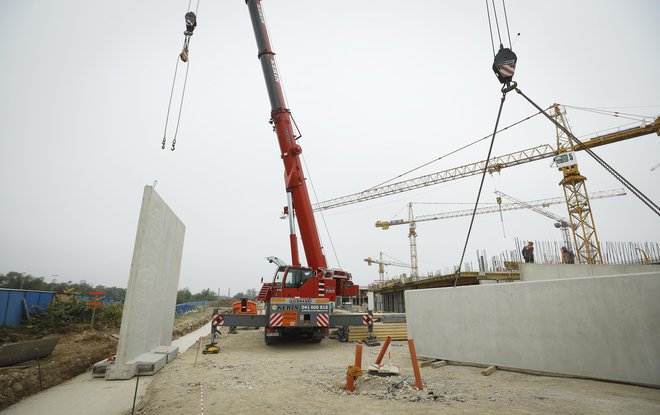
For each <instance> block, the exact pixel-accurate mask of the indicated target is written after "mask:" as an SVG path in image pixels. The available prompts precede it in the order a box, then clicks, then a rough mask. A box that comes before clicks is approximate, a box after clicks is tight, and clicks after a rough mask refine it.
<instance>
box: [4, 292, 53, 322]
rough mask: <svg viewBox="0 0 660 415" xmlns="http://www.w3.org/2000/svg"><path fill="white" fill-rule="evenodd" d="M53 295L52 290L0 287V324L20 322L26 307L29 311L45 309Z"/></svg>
mask: <svg viewBox="0 0 660 415" xmlns="http://www.w3.org/2000/svg"><path fill="white" fill-rule="evenodd" d="M54 295H55V293H54V292H52V291H32V290H14V289H10V288H0V326H5V325H14V326H17V325H19V324H21V321H23V317H24V316H25V310H26V309H27V310H29V312H30V313H32V312H33V311H35V310H39V309H41V310H43V309H46V308H48V306H49V305H50V303H51V301H53V296H54Z"/></svg>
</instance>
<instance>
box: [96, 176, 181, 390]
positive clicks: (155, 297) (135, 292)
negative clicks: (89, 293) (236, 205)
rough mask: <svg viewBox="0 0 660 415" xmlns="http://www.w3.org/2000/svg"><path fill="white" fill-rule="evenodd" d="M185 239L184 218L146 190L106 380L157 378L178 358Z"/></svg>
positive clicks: (146, 187) (153, 192) (150, 191)
mask: <svg viewBox="0 0 660 415" xmlns="http://www.w3.org/2000/svg"><path fill="white" fill-rule="evenodd" d="M184 233H185V226H184V225H183V223H182V222H181V221H180V220H179V218H178V217H177V216H176V215H175V214H174V212H173V211H172V210H171V209H170V208H169V206H167V204H166V203H165V202H164V201H163V199H161V197H160V196H159V195H158V194H157V193H156V192H155V191H154V189H153V188H152V187H150V186H145V188H144V195H143V198H142V208H141V210H140V220H139V222H138V229H137V236H136V238H135V249H134V251H133V261H132V263H131V272H130V277H129V281H128V289H127V290H126V301H125V303H124V314H123V317H122V321H121V329H120V332H119V342H118V346H117V357H116V359H115V362H114V363H113V364H112V365H110V367H109V368H108V370H107V371H106V372H105V377H106V379H130V378H132V377H133V376H135V375H136V374H137V371H138V370H139V371H140V374H141V375H146V374H153V373H156V372H157V371H158V370H160V369H161V368H162V367H163V366H164V365H165V364H166V362H167V361H168V358H169V359H170V360H171V359H174V358H175V357H176V353H178V350H177V351H176V352H175V351H174V350H173V349H171V348H170V346H171V344H172V327H173V325H174V310H175V306H176V292H177V288H178V286H179V271H180V269H181V256H182V253H183V237H184Z"/></svg>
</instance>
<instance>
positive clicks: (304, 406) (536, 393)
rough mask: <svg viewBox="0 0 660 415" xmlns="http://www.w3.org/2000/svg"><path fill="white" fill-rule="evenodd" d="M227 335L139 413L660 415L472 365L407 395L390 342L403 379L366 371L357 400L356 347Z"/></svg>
mask: <svg viewBox="0 0 660 415" xmlns="http://www.w3.org/2000/svg"><path fill="white" fill-rule="evenodd" d="M223 331H224V333H223V334H222V336H220V348H221V350H220V353H219V354H215V355H212V354H209V355H204V354H202V353H197V351H198V348H197V346H193V347H191V348H190V349H189V350H188V351H187V352H186V353H184V354H183V355H181V356H180V357H179V358H178V359H177V360H175V361H174V362H172V363H171V364H169V365H167V366H166V367H165V368H164V369H163V370H161V371H160V372H159V373H158V374H157V375H156V376H155V377H154V379H153V381H152V382H151V383H150V385H149V388H148V390H147V393H146V395H145V396H144V399H143V400H142V402H141V403H140V405H139V408H138V409H139V410H138V411H137V413H139V414H143V415H152V414H153V415H156V414H158V415H175V414H177V415H178V414H182V413H185V414H196V413H200V414H202V413H206V414H219V413H236V414H247V413H257V411H258V412H259V413H264V412H265V413H269V414H287V415H297V414H301V415H302V414H315V415H325V414H328V415H330V414H336V413H341V412H346V413H348V412H350V413H351V414H352V415H354V414H355V415H361V414H379V415H381V414H400V413H406V414H420V415H421V414H430V413H431V414H432V413H442V414H472V413H476V412H477V411H480V412H482V413H506V414H580V415H585V414H586V415H588V414H594V415H595V414H599V415H600V414H659V413H660V390H657V389H651V388H644V387H638V386H631V385H622V384H616V383H608V382H598V381H591V380H582V379H567V378H555V377H544V376H533V375H527V374H521V373H515V372H506V371H502V370H498V371H496V372H495V373H493V374H491V375H490V376H483V375H481V369H480V368H475V367H469V366H445V367H442V368H437V369H433V368H431V367H425V368H421V372H422V380H423V383H424V390H421V391H418V390H416V389H414V388H413V387H412V385H414V375H413V372H412V366H411V360H410V355H409V351H408V346H407V343H406V342H393V343H392V345H391V346H390V350H389V352H388V353H387V354H386V357H385V359H384V361H383V363H389V364H394V365H397V366H399V367H400V369H401V375H400V376H392V377H379V376H372V375H369V374H368V373H366V371H365V375H364V376H363V377H362V378H360V379H359V380H358V382H357V389H356V392H355V393H347V392H346V391H344V384H345V377H346V375H345V374H346V368H347V366H348V365H350V364H352V363H353V361H354V351H355V344H354V343H340V342H338V341H336V340H330V339H326V340H324V341H323V342H321V343H319V344H312V343H307V342H285V343H281V344H276V345H272V346H266V345H265V344H264V341H263V330H239V331H238V334H235V335H232V334H226V329H224V330H223ZM202 343H203V344H204V342H202ZM203 344H202V347H203ZM379 350H380V348H379V347H372V348H369V347H366V346H364V347H363V361H362V367H363V368H366V367H368V364H369V363H373V362H374V361H375V360H376V357H377V355H378V352H379ZM195 360H196V363H195ZM395 385H397V386H395Z"/></svg>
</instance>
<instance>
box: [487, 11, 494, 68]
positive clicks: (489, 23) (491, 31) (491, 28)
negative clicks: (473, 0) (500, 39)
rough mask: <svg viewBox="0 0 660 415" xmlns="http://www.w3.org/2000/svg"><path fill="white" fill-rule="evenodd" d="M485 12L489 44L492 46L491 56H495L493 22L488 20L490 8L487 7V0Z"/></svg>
mask: <svg viewBox="0 0 660 415" xmlns="http://www.w3.org/2000/svg"><path fill="white" fill-rule="evenodd" d="M486 13H487V14H488V30H489V31H490V46H491V48H493V57H495V41H494V40H493V24H492V23H491V21H490V9H489V8H488V0H486Z"/></svg>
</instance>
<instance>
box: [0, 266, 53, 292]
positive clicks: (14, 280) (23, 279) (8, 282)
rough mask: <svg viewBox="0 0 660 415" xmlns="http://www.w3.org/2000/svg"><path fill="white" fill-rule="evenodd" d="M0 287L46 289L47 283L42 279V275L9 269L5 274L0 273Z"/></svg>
mask: <svg viewBox="0 0 660 415" xmlns="http://www.w3.org/2000/svg"><path fill="white" fill-rule="evenodd" d="M0 288H13V289H17V290H18V289H23V290H38V291H48V283H47V282H46V281H44V277H35V276H33V275H30V274H27V273H25V272H16V271H10V272H8V273H7V274H0Z"/></svg>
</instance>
